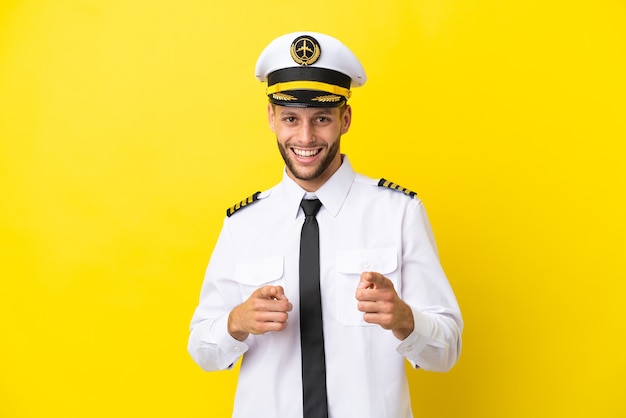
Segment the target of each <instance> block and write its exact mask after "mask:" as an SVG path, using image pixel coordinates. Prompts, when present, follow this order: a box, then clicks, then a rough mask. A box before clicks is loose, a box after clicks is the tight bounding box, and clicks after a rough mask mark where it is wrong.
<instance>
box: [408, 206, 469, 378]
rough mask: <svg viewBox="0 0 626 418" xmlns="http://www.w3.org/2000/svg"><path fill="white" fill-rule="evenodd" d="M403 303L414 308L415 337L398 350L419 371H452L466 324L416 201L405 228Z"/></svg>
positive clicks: (421, 209) (422, 211) (423, 211)
mask: <svg viewBox="0 0 626 418" xmlns="http://www.w3.org/2000/svg"><path fill="white" fill-rule="evenodd" d="M402 242H403V251H402V289H401V295H400V296H401V298H402V299H403V300H404V301H405V302H406V303H408V304H409V305H410V306H411V309H412V311H413V318H414V329H413V332H412V333H411V334H410V335H409V336H408V337H407V338H405V339H404V340H403V341H402V342H401V343H400V344H399V346H398V347H397V351H398V352H399V353H401V354H402V355H403V356H405V357H406V358H407V359H408V360H409V361H410V362H411V363H412V364H413V366H414V367H415V368H423V369H425V370H432V371H447V370H449V369H450V368H452V366H454V364H455V363H456V362H457V360H458V358H459V356H460V354H461V334H462V330H463V319H462V317H461V312H460V309H459V306H458V303H457V301H456V297H455V295H454V292H453V291H452V288H451V286H450V283H449V282H448V279H447V277H446V275H445V273H444V271H443V268H442V267H441V263H440V262H439V256H438V254H437V248H436V245H435V240H434V236H433V233H432V230H431V227H430V223H429V221H428V217H427V215H426V211H425V209H424V206H423V204H422V203H421V201H419V200H417V199H416V200H413V201H412V202H411V204H410V205H409V206H408V207H407V212H406V214H405V221H404V224H403V238H402Z"/></svg>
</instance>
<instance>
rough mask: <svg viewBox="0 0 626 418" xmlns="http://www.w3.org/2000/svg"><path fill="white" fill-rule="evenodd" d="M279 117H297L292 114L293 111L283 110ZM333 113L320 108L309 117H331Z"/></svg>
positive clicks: (295, 113) (295, 114) (294, 113)
mask: <svg viewBox="0 0 626 418" xmlns="http://www.w3.org/2000/svg"><path fill="white" fill-rule="evenodd" d="M280 114H281V116H298V113H297V112H294V111H293V110H283V111H281V112H280ZM332 114H333V112H331V111H330V110H329V109H325V108H321V109H319V110H317V111H315V112H313V113H312V114H311V116H313V117H315V116H328V115H332Z"/></svg>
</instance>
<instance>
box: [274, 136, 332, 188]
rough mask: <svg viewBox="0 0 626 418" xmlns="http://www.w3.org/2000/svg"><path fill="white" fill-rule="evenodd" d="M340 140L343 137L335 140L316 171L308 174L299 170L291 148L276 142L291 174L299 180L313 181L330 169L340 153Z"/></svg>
mask: <svg viewBox="0 0 626 418" xmlns="http://www.w3.org/2000/svg"><path fill="white" fill-rule="evenodd" d="M340 140H341V137H338V138H337V140H336V141H335V142H333V144H332V145H331V146H330V148H329V149H328V153H327V154H326V157H324V159H323V160H322V161H320V163H319V165H318V166H317V168H316V169H315V171H313V172H312V173H311V174H308V175H307V174H305V173H303V172H301V171H298V168H297V166H296V164H295V163H294V162H293V160H292V158H293V156H292V155H291V150H289V149H288V148H287V149H285V147H283V145H282V144H281V143H280V142H278V141H276V142H277V144H278V149H279V151H280V155H281V156H282V157H283V161H285V165H286V166H287V169H288V170H289V171H290V172H291V174H292V175H293V176H294V177H295V178H297V179H298V180H303V181H311V180H315V179H316V178H318V177H320V176H321V175H322V174H323V173H324V172H325V171H326V170H327V169H328V167H329V166H330V164H331V163H332V162H333V160H334V159H335V157H336V155H337V153H339V143H340Z"/></svg>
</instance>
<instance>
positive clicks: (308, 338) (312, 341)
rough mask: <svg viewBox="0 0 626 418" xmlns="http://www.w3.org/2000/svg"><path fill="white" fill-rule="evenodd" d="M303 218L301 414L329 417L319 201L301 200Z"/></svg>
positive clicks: (310, 416) (301, 240)
mask: <svg viewBox="0 0 626 418" xmlns="http://www.w3.org/2000/svg"><path fill="white" fill-rule="evenodd" d="M300 206H302V209H303V210H304V214H305V215H306V218H305V220H304V225H302V235H301V237H300V346H301V348H302V396H303V411H304V414H303V417H304V418H322V417H323V418H326V417H328V404H327V401H326V361H325V358H324V333H323V330H322V298H321V296H320V244H319V227H318V225H317V219H315V215H316V214H317V211H318V210H320V207H321V206H322V202H320V201H319V200H318V199H314V200H303V201H302V202H301V203H300Z"/></svg>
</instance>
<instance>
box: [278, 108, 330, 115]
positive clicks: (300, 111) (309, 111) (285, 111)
mask: <svg viewBox="0 0 626 418" xmlns="http://www.w3.org/2000/svg"><path fill="white" fill-rule="evenodd" d="M275 109H276V111H275V112H276V114H277V115H283V116H285V115H288V116H300V117H315V116H332V115H339V113H340V109H339V108H337V107H317V108H316V107H288V106H275Z"/></svg>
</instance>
